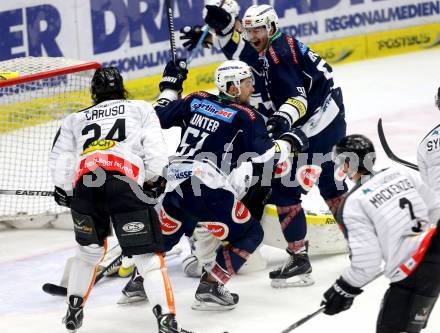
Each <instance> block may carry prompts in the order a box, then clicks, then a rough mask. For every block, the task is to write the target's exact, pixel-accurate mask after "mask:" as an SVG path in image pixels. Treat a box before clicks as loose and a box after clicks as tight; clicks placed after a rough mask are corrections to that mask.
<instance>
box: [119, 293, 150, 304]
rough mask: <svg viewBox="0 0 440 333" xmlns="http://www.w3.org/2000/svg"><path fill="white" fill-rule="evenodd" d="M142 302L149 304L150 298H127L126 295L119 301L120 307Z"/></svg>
mask: <svg viewBox="0 0 440 333" xmlns="http://www.w3.org/2000/svg"><path fill="white" fill-rule="evenodd" d="M141 302H148V297H143V296H131V297H127V296H125V295H122V297H121V298H120V299H119V300H118V302H117V304H118V305H127V304H133V303H141Z"/></svg>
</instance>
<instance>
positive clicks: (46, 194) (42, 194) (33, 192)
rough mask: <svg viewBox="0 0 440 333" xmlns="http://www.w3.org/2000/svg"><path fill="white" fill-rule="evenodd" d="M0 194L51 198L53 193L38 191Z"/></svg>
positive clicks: (9, 191)
mask: <svg viewBox="0 0 440 333" xmlns="http://www.w3.org/2000/svg"><path fill="white" fill-rule="evenodd" d="M0 194H6V195H31V196H36V197H53V191H38V190H35V191H34V190H0Z"/></svg>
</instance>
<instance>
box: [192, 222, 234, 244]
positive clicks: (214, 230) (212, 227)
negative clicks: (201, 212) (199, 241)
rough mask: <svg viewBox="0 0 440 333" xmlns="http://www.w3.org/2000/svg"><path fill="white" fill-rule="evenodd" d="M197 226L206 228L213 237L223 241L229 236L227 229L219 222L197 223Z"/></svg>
mask: <svg viewBox="0 0 440 333" xmlns="http://www.w3.org/2000/svg"><path fill="white" fill-rule="evenodd" d="M198 224H200V225H202V226H203V227H204V228H206V229H207V230H208V231H209V232H210V233H211V234H212V235H213V236H214V237H216V238H218V239H220V240H224V239H226V237H228V235H229V228H228V226H227V225H226V224H225V223H221V222H199V223H198Z"/></svg>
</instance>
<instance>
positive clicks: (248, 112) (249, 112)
mask: <svg viewBox="0 0 440 333" xmlns="http://www.w3.org/2000/svg"><path fill="white" fill-rule="evenodd" d="M229 106H231V107H233V108H236V109H239V110H241V111H244V112H245V113H246V115H247V116H248V117H249V119H250V120H252V121H255V120H256V119H257V112H256V111H255V110H253V109H252V108H250V107H247V106H244V105H241V104H238V103H231V104H229Z"/></svg>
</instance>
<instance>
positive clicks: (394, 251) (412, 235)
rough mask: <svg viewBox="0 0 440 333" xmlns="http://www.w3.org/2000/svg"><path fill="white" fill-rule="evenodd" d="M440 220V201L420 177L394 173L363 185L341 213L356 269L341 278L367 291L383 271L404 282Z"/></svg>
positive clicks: (382, 173) (386, 172)
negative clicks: (367, 284) (371, 282)
mask: <svg viewBox="0 0 440 333" xmlns="http://www.w3.org/2000/svg"><path fill="white" fill-rule="evenodd" d="M439 218H440V199H439V198H438V197H437V195H436V194H435V193H434V192H433V191H432V190H431V189H430V188H429V187H428V186H427V185H426V184H425V183H424V182H423V181H422V180H421V179H420V178H419V177H418V176H416V175H412V174H410V173H409V172H408V171H407V170H401V169H398V168H389V169H385V170H382V171H380V172H378V173H376V174H374V175H373V176H371V178H369V180H368V181H365V180H363V181H362V182H360V183H358V184H357V185H356V186H355V187H354V188H353V189H352V190H351V191H350V193H349V194H348V196H347V198H346V200H345V201H344V203H343V205H342V206H341V208H340V210H339V212H338V218H337V221H338V223H341V227H342V229H343V231H344V233H345V235H346V237H347V239H348V245H349V248H350V252H351V266H350V267H349V268H348V269H346V270H345V271H344V272H343V274H342V277H343V278H344V280H346V281H347V282H348V283H349V284H351V285H352V286H355V287H362V286H363V285H365V284H366V283H368V282H369V281H371V280H373V279H374V277H375V276H376V275H377V274H378V273H379V272H380V271H381V270H382V267H381V266H382V261H384V262H385V267H384V274H385V276H386V277H388V278H389V279H390V280H391V282H396V281H400V280H402V279H404V278H405V277H406V276H408V275H409V274H411V273H412V272H413V271H414V269H415V268H416V267H417V264H418V263H419V262H420V261H421V260H422V258H423V255H424V254H425V252H426V249H427V247H428V245H429V242H430V240H431V237H432V236H433V234H434V232H435V226H436V223H437V221H438V220H439Z"/></svg>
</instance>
